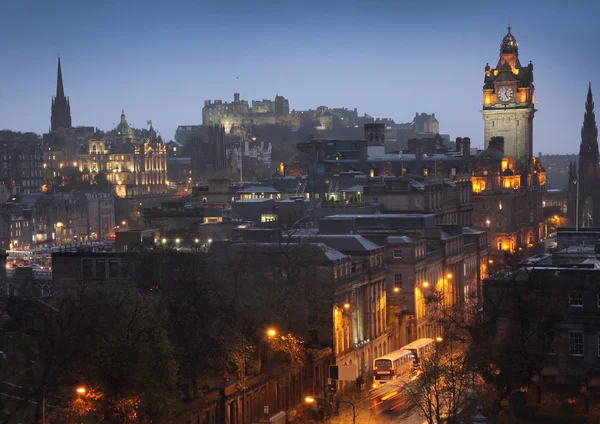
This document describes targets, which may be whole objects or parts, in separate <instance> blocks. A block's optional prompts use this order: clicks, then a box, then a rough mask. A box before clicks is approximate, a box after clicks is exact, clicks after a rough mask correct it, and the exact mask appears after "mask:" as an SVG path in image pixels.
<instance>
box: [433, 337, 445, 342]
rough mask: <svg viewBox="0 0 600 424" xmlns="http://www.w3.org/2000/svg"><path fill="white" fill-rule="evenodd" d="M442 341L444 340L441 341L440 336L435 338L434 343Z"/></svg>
mask: <svg viewBox="0 0 600 424" xmlns="http://www.w3.org/2000/svg"><path fill="white" fill-rule="evenodd" d="M442 340H444V339H443V338H442V337H441V336H437V337H436V338H435V341H436V342H441V341H442Z"/></svg>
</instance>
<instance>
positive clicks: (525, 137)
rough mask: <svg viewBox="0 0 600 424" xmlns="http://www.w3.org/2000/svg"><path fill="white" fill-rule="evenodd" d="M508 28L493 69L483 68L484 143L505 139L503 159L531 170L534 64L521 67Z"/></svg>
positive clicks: (517, 48)
mask: <svg viewBox="0 0 600 424" xmlns="http://www.w3.org/2000/svg"><path fill="white" fill-rule="evenodd" d="M510 31H511V27H510V26H509V27H508V33H507V34H506V35H505V36H504V38H503V39H502V44H500V59H499V60H498V64H497V65H496V67H495V68H491V67H490V66H489V64H487V65H486V67H485V79H484V85H483V110H482V113H483V120H484V141H485V147H486V148H487V147H488V145H489V143H490V140H491V139H492V137H503V138H504V155H505V156H506V157H507V158H511V159H514V160H515V161H517V162H521V163H522V164H523V165H524V166H525V167H526V168H528V167H529V166H530V163H531V161H532V155H533V116H534V114H535V112H536V109H535V104H534V86H533V64H532V63H531V61H530V62H529V65H527V66H521V62H519V45H518V44H517V40H516V39H515V37H514V36H513V35H512V34H511V32H510Z"/></svg>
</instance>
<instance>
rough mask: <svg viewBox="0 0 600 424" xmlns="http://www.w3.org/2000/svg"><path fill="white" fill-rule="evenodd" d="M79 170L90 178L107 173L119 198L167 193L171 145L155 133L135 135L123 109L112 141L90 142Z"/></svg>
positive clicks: (80, 157) (81, 159)
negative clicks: (139, 136)
mask: <svg viewBox="0 0 600 424" xmlns="http://www.w3.org/2000/svg"><path fill="white" fill-rule="evenodd" d="M152 133H153V131H150V134H152ZM79 171H81V172H82V173H83V174H84V178H88V179H95V178H97V176H98V175H99V174H104V175H106V179H107V180H108V182H110V183H111V185H112V187H113V189H114V192H115V195H116V196H117V197H135V196H141V195H149V194H161V193H166V192H167V188H168V180H167V148H166V146H165V144H164V143H163V142H162V140H160V138H159V139H155V138H154V137H152V136H151V135H150V137H141V138H135V137H134V132H133V129H132V128H131V127H130V126H129V124H128V123H127V119H126V118H125V113H124V112H123V113H122V114H121V122H120V123H119V125H118V126H117V127H116V128H115V137H114V140H113V141H112V142H108V141H105V140H95V139H92V140H90V141H89V143H88V153H87V154H82V155H80V156H79Z"/></svg>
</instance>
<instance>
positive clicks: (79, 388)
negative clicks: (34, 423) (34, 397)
mask: <svg viewBox="0 0 600 424" xmlns="http://www.w3.org/2000/svg"><path fill="white" fill-rule="evenodd" d="M57 388H59V389H61V388H62V389H73V388H74V389H75V392H77V394H78V395H80V396H82V395H84V394H85V393H86V392H87V389H86V388H85V386H77V387H69V386H64V387H57ZM42 424H46V387H43V388H42Z"/></svg>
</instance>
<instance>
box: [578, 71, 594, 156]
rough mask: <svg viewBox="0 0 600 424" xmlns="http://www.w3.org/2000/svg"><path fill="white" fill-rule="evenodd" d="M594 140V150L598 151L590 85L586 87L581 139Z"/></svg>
mask: <svg viewBox="0 0 600 424" xmlns="http://www.w3.org/2000/svg"><path fill="white" fill-rule="evenodd" d="M586 136H587V137H588V138H590V141H591V139H594V140H595V141H596V143H595V144H596V150H598V127H596V116H595V114H594V97H593V96H592V83H591V82H590V85H589V86H588V94H587V101H586V102H585V116H584V118H583V127H582V128H581V139H582V141H583V139H584V138H586Z"/></svg>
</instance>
